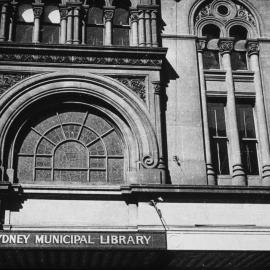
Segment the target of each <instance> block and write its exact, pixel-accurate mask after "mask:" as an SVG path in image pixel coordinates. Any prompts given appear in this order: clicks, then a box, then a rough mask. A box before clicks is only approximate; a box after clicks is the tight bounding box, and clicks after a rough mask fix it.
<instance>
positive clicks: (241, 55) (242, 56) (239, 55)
mask: <svg viewBox="0 0 270 270" xmlns="http://www.w3.org/2000/svg"><path fill="white" fill-rule="evenodd" d="M231 64H232V70H247V58H246V53H245V52H232V54H231Z"/></svg>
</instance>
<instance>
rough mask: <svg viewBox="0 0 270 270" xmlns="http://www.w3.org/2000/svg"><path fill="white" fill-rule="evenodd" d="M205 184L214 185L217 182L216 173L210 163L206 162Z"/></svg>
mask: <svg viewBox="0 0 270 270" xmlns="http://www.w3.org/2000/svg"><path fill="white" fill-rule="evenodd" d="M206 174H207V184H208V185H209V186H215V185H216V184H217V180H216V174H215V171H214V168H213V165H212V164H211V163H208V164H206Z"/></svg>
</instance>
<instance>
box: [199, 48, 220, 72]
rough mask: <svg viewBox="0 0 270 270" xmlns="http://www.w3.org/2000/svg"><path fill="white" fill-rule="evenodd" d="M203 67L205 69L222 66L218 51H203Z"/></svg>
mask: <svg viewBox="0 0 270 270" xmlns="http://www.w3.org/2000/svg"><path fill="white" fill-rule="evenodd" d="M203 68H204V69H219V68H220V64H219V54H218V51H210V50H205V51H204V52H203Z"/></svg>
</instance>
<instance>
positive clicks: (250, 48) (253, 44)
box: [247, 39, 260, 56]
mask: <svg viewBox="0 0 270 270" xmlns="http://www.w3.org/2000/svg"><path fill="white" fill-rule="evenodd" d="M259 51H260V47H259V42H258V40H256V39H253V40H252V39H250V40H248V41H247V52H248V56H251V55H253V54H259Z"/></svg>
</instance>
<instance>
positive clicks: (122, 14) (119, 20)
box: [113, 8, 129, 25]
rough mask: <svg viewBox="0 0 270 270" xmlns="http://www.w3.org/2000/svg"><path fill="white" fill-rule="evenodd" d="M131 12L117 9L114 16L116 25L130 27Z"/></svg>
mask: <svg viewBox="0 0 270 270" xmlns="http://www.w3.org/2000/svg"><path fill="white" fill-rule="evenodd" d="M128 17H129V12H128V10H126V9H123V8H117V9H116V10H115V13H114V16H113V24H114V25H128V24H129V21H128Z"/></svg>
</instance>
